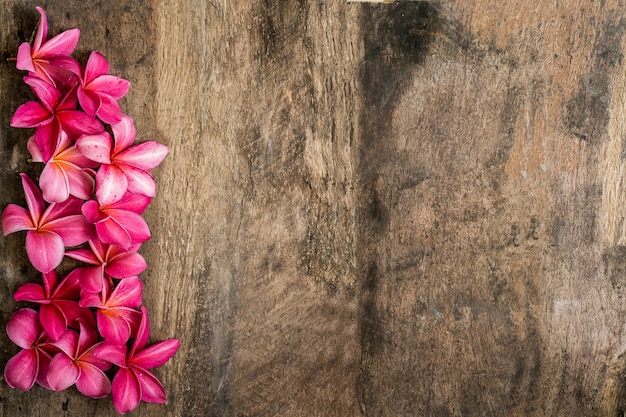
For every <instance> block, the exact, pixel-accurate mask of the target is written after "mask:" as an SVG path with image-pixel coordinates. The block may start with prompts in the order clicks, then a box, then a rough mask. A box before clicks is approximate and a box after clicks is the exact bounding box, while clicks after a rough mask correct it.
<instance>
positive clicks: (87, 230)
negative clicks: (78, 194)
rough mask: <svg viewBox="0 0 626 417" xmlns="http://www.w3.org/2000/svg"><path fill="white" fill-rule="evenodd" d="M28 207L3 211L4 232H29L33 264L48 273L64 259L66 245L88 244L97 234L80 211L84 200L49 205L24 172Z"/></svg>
mask: <svg viewBox="0 0 626 417" xmlns="http://www.w3.org/2000/svg"><path fill="white" fill-rule="evenodd" d="M20 175H21V177H22V186H23V187H24V194H25V195H26V204H27V206H28V210H26V209H25V208H23V207H20V206H18V205H15V204H9V205H8V206H7V207H6V208H5V209H4V212H3V213H2V231H3V233H4V235H5V236H6V235H8V234H10V233H14V232H17V231H20V230H27V232H26V253H27V255H28V259H29V260H30V262H31V263H32V264H33V266H34V267H35V268H36V269H37V270H38V271H40V272H43V273H47V272H50V271H52V270H53V269H55V268H56V267H57V266H59V264H60V263H61V261H62V260H63V254H64V253H65V247H66V246H76V245H80V244H82V243H85V242H86V241H87V240H89V239H90V238H91V237H92V236H93V226H92V225H91V224H90V223H89V222H88V221H87V220H86V219H85V217H84V216H83V215H82V214H80V209H81V204H82V201H81V200H78V199H75V198H74V197H70V198H68V199H67V200H65V201H64V202H63V203H52V204H50V205H49V206H48V207H47V208H45V203H44V200H43V197H42V196H41V191H40V190H39V188H37V186H36V185H35V183H34V182H33V181H32V180H31V179H30V178H28V176H27V175H26V174H20Z"/></svg>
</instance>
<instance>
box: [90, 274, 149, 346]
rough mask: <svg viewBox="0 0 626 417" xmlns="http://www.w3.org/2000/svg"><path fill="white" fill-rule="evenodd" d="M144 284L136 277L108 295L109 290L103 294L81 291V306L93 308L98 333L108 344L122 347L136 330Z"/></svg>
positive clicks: (120, 284) (124, 282) (127, 280)
mask: <svg viewBox="0 0 626 417" xmlns="http://www.w3.org/2000/svg"><path fill="white" fill-rule="evenodd" d="M142 289H143V284H142V283H141V280H140V279H139V278H137V277H130V278H126V279H123V280H121V281H120V282H119V284H117V286H116V287H115V289H114V290H113V291H112V292H111V290H110V287H106V288H105V289H104V291H103V292H104V294H96V293H91V292H83V293H82V294H81V299H80V305H81V306H83V307H96V308H97V309H98V310H97V312H96V321H97V323H98V331H99V332H100V334H101V335H102V337H104V338H105V339H106V340H107V341H109V342H111V343H113V344H116V345H123V344H125V343H126V342H127V341H128V339H129V338H130V337H131V335H132V334H133V333H134V332H135V331H136V330H137V326H138V325H139V321H140V320H141V315H140V313H139V311H137V308H138V307H139V306H140V305H141V291H142Z"/></svg>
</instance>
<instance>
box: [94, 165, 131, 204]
mask: <svg viewBox="0 0 626 417" xmlns="http://www.w3.org/2000/svg"><path fill="white" fill-rule="evenodd" d="M127 188H128V180H127V179H126V175H124V172H123V171H122V170H121V169H119V168H118V167H117V166H115V165H107V164H104V165H102V166H101V167H100V169H99V170H98V173H97V174H96V198H97V199H98V201H99V202H100V204H101V205H107V204H111V203H114V202H116V201H118V200H120V199H121V198H122V197H123V196H124V194H125V193H126V189H127Z"/></svg>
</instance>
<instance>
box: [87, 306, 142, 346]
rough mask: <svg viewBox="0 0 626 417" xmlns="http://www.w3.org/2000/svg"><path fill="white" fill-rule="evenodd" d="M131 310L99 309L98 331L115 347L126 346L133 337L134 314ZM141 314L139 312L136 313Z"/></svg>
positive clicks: (97, 317)
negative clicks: (132, 321)
mask: <svg viewBox="0 0 626 417" xmlns="http://www.w3.org/2000/svg"><path fill="white" fill-rule="evenodd" d="M133 311H134V310H131V309H122V308H115V309H99V310H98V313H97V314H96V320H97V322H98V331H99V332H100V334H101V335H102V337H104V339H105V340H107V341H108V342H111V343H113V344H115V345H118V346H121V345H123V344H125V343H126V342H127V341H128V339H130V335H131V331H132V329H131V323H129V320H132V314H133ZM134 312H135V313H137V315H138V314H139V312H137V311H134Z"/></svg>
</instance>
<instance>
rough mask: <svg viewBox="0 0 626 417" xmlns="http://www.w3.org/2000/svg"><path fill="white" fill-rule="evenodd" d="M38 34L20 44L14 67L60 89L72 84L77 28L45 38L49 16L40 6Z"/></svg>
mask: <svg viewBox="0 0 626 417" xmlns="http://www.w3.org/2000/svg"><path fill="white" fill-rule="evenodd" d="M37 11H38V12H39V14H40V15H41V19H40V20H39V26H38V27H37V34H36V35H35V40H34V42H33V45H32V46H31V45H30V44H29V43H28V42H24V43H22V44H21V45H20V46H19V48H18V50H17V62H16V67H17V69H20V70H25V71H29V73H30V75H32V76H35V77H38V78H41V79H43V80H46V81H47V82H49V83H50V84H52V85H54V86H56V87H58V88H60V87H61V86H64V85H67V84H70V83H71V80H72V78H74V74H75V73H77V72H78V71H80V64H79V63H78V62H76V60H74V59H72V58H71V57H70V55H71V54H72V52H74V49H75V48H76V45H77V43H78V38H79V37H80V30H79V29H70V30H66V31H65V32H62V33H59V34H58V35H56V36H55V37H53V38H51V39H47V38H48V19H47V17H46V13H45V12H44V10H43V9H42V8H41V7H37Z"/></svg>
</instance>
